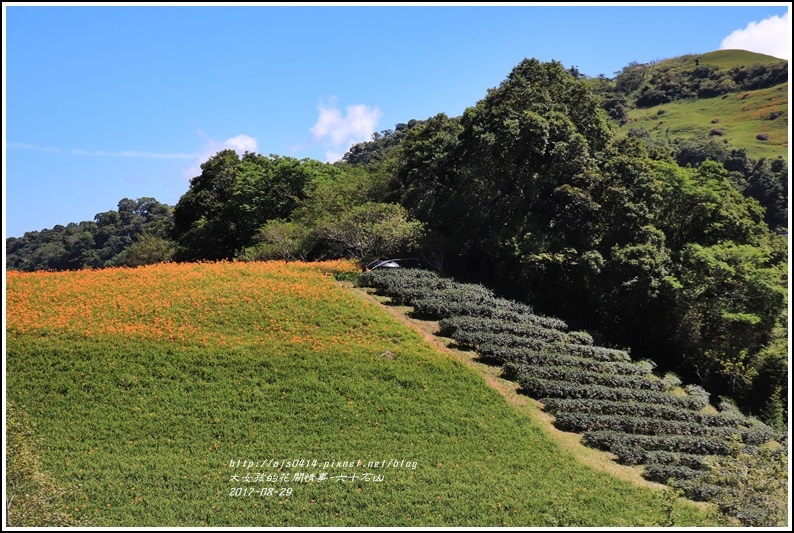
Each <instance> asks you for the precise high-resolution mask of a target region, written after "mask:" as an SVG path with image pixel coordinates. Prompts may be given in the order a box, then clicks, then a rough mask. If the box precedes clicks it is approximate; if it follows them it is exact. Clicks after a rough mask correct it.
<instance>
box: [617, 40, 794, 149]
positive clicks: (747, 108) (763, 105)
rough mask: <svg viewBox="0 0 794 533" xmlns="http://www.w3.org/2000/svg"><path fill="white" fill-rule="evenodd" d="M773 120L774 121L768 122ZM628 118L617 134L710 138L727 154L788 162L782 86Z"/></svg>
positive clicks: (645, 111)
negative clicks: (742, 152) (741, 150)
mask: <svg viewBox="0 0 794 533" xmlns="http://www.w3.org/2000/svg"><path fill="white" fill-rule="evenodd" d="M715 54H716V52H715ZM774 114H778V116H777V117H776V118H774V119H773V118H772V117H773V116H774ZM628 116H629V121H628V123H626V124H625V125H624V126H623V127H622V130H624V131H628V130H630V129H633V128H639V129H643V130H646V131H648V132H650V134H651V136H652V138H654V139H656V140H666V139H667V140H670V141H672V140H673V139H676V138H680V139H685V140H694V139H700V140H706V139H710V138H711V139H716V140H718V141H720V142H723V143H727V145H728V147H729V148H731V149H739V148H744V149H745V150H746V152H747V155H748V157H750V158H753V159H760V158H775V157H777V156H782V157H783V158H785V159H786V160H788V83H784V84H781V85H777V86H775V87H771V88H768V89H760V90H756V91H742V92H738V93H731V94H727V95H724V96H722V97H716V98H702V99H694V100H685V101H678V102H670V103H667V104H663V105H659V106H655V107H651V108H645V109H633V110H630V111H629V112H628ZM717 130H719V131H717ZM764 133H765V134H767V135H769V139H768V140H759V139H758V138H757V136H758V135H759V134H764Z"/></svg>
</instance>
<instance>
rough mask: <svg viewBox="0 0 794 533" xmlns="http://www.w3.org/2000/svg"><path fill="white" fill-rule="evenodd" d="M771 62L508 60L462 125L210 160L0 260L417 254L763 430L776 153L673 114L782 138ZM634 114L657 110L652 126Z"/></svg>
mask: <svg viewBox="0 0 794 533" xmlns="http://www.w3.org/2000/svg"><path fill="white" fill-rule="evenodd" d="M787 68H788V67H787V63H786V62H780V61H776V60H774V59H773V58H772V59H770V58H768V57H766V56H756V55H750V56H748V55H747V54H744V53H739V52H736V51H722V52H714V53H711V54H703V55H699V56H694V55H693V56H682V57H680V58H674V59H671V60H665V61H659V62H656V63H653V64H648V65H639V64H631V65H629V66H627V67H626V68H624V69H623V70H622V71H621V72H619V73H617V74H616V76H615V78H613V79H607V78H604V77H600V78H595V79H591V78H586V77H584V76H582V75H581V74H580V73H579V72H578V71H577V70H576V69H575V68H570V69H566V68H564V67H563V66H562V65H561V64H559V63H557V62H554V61H552V62H548V63H544V62H540V61H538V60H535V59H525V60H524V61H522V62H521V63H519V64H518V65H517V66H516V67H515V68H514V69H513V70H512V71H511V72H510V73H509V75H508V76H507V78H506V79H505V80H504V81H503V82H502V83H501V84H500V85H499V86H498V87H495V88H493V89H491V90H489V91H488V93H487V94H486V95H485V96H484V98H483V99H482V100H480V101H479V102H476V103H475V104H474V105H472V106H471V107H469V108H468V109H466V110H465V112H464V113H463V114H462V115H461V116H459V117H448V116H446V115H444V114H438V115H436V116H433V117H429V118H427V119H425V120H411V121H409V122H408V123H406V124H398V125H396V126H395V128H394V129H393V130H385V131H383V132H381V133H377V134H374V135H373V138H372V140H371V141H369V142H365V143H361V144H358V145H356V146H353V147H352V148H351V149H350V151H349V152H348V153H347V154H346V155H345V157H344V159H343V160H342V161H340V162H338V163H335V164H326V163H320V162H317V161H313V160H309V159H295V158H291V157H282V156H263V155H260V154H255V153H246V154H243V155H242V156H240V155H238V154H237V153H236V152H234V151H232V150H224V151H221V152H219V153H218V154H216V155H214V156H212V157H211V158H209V159H208V160H207V161H206V162H205V163H204V164H203V165H202V172H201V174H200V175H199V176H196V177H195V178H193V180H191V183H190V188H189V190H188V191H187V192H186V193H185V194H184V195H183V196H182V197H181V198H180V200H179V201H178V203H177V204H176V205H175V206H173V208H171V207H169V206H165V205H163V204H159V203H158V202H156V201H155V200H154V199H151V198H142V199H139V200H130V199H124V200H122V201H121V202H120V203H119V206H118V211H109V212H107V213H100V214H98V215H97V216H96V217H95V220H94V221H93V222H83V223H79V224H69V225H68V226H65V227H64V226H56V228H53V229H52V230H43V231H40V232H30V233H27V234H25V236H23V237H21V238H10V239H8V240H7V242H6V250H7V263H6V266H7V268H9V269H19V270H27V271H34V270H47V269H56V270H60V269H79V268H99V267H105V266H115V265H128V266H135V265H141V264H147V263H156V262H163V261H169V260H176V261H197V260H222V259H238V260H264V259H281V260H284V261H290V260H295V259H302V260H316V259H331V258H337V257H352V258H356V259H358V260H359V261H360V262H361V263H366V261H367V260H369V259H372V258H375V257H379V256H384V255H392V254H412V255H417V256H419V257H421V258H423V259H424V260H425V262H426V263H427V264H429V265H432V266H433V267H434V268H436V269H437V270H439V271H441V272H444V273H445V274H448V275H451V276H454V277H456V278H457V279H460V280H465V281H476V282H480V283H483V284H484V285H486V286H488V287H490V288H492V289H493V290H495V291H496V292H497V293H498V294H500V295H503V296H505V297H509V298H512V299H515V300H520V301H525V302H531V303H532V305H533V306H535V307H536V308H537V309H538V310H539V311H541V312H542V313H544V314H547V315H554V316H559V317H561V318H562V319H564V320H565V321H566V322H567V323H569V324H571V325H572V326H573V327H575V328H576V329H578V330H586V331H588V332H590V334H592V335H593V337H594V338H595V339H596V340H597V341H598V343H599V344H601V345H604V346H612V347H616V348H621V349H622V348H626V349H628V350H629V351H630V353H631V354H632V357H634V358H648V359H651V360H653V361H654V362H655V364H656V365H658V367H659V368H660V369H661V370H663V371H670V372H676V373H677V374H678V375H680V377H681V379H683V380H684V381H685V382H687V383H693V384H698V385H700V386H703V387H705V388H706V389H707V390H708V391H709V392H710V393H711V394H712V395H713V396H714V397H715V398H716V397H718V396H728V397H730V398H732V399H734V400H735V401H736V402H737V403H738V404H739V405H740V406H741V407H742V408H743V409H744V410H746V411H747V412H748V413H751V414H754V415H757V416H759V417H761V418H763V419H764V420H765V421H766V422H768V423H770V424H773V425H776V426H777V427H779V428H780V426H781V425H782V424H783V421H785V420H786V419H787V406H786V399H787V398H788V355H787V343H786V338H787V331H788V320H787V314H786V312H787V268H788V255H787V242H786V239H785V238H784V237H782V236H781V235H780V233H782V232H783V231H784V229H786V228H787V227H788V211H787V204H788V166H787V161H786V159H785V158H783V157H782V156H781V157H778V156H774V157H772V156H771V155H770V156H764V157H760V158H757V159H756V158H754V157H753V155H752V154H756V153H766V152H758V151H754V150H755V149H754V148H753V145H752V143H751V144H748V145H743V142H744V141H743V139H745V137H742V136H741V135H738V134H737V135H736V136H735V137H733V136H732V135H733V133H731V132H733V131H734V130H739V129H741V128H740V126H739V124H740V122H745V123H746V122H747V121H746V120H745V121H737V120H735V115H734V114H733V113H732V112H731V113H729V111H727V110H719V111H718V108H716V107H715V108H713V109H714V111H713V112H706V114H704V115H702V116H703V117H712V119H719V121H718V122H714V123H711V122H710V120H711V119H709V124H708V126H710V128H709V131H708V132H707V133H705V134H704V133H703V131H705V130H697V129H691V130H687V127H686V125H685V121H684V120H683V118H682V117H684V116H688V114H692V112H691V111H687V108H686V107H675V106H687V105H689V106H693V105H694V106H699V107H700V108H707V109H712V108H708V107H707V106H711V105H714V104H720V105H726V103H727V102H735V101H738V102H740V103H742V102H743V103H742V105H749V104H750V103H752V102H758V101H760V100H763V99H764V98H766V99H770V98H772V99H774V106H773V107H774V111H769V115H768V116H767V115H765V113H767V110H764V111H763V112H758V113H756V114H758V116H757V117H756V119H757V120H758V121H760V122H763V123H764V124H765V125H771V124H773V123H774V124H775V125H779V124H787V120H788V115H787V112H788V108H787V101H784V100H783V99H781V98H780V95H782V94H784V93H786V92H787V91H786V90H785V89H784V87H786V85H785V83H786V82H787V76H788V74H787ZM764 91H767V92H764ZM744 94H750V96H749V97H747V98H743V97H742V95H744ZM693 102H694V103H693ZM659 106H663V107H659ZM657 108H658V110H656V111H651V110H654V109H657ZM689 109H690V110H691V109H692V108H691V107H690V108H689ZM726 109H727V108H726ZM759 109H761V108H759ZM764 109H766V108H764ZM769 109H771V108H769ZM662 110H664V112H663V113H660V111H662ZM649 111H650V112H652V113H655V116H657V117H660V119H659V120H662V121H664V120H665V119H666V117H668V116H669V117H671V118H670V121H671V122H670V124H671V125H670V126H667V125H665V128H664V130H665V131H664V134H661V131H660V128H656V127H655V126H654V128H648V127H647V125H648V124H651V123H653V124H655V125H658V123H659V122H658V120H657V121H655V122H654V121H653V120H652V119H650V118H649V119H648V120H645V119H644V118H643V117H644V116H645V115H643V113H644V114H647V113H648V112H649ZM775 113H779V114H777V115H776V117H775V118H774V119H772V118H771V116H772V114H775ZM674 119H675V120H674ZM699 120H701V121H702V120H705V119H699ZM720 126H722V127H723V128H724V132H723V135H718V134H713V135H712V134H710V132H711V129H715V128H720ZM674 127H675V128H677V129H674ZM668 129H669V131H668ZM770 131H771V130H770ZM775 131H777V130H775ZM723 137H724V138H723ZM778 137H779V133H773V134H772V136H771V138H770V139H768V140H766V141H760V140H753V143H766V144H764V146H767V145H768V144H769V142H768V141H769V140H771V141H773V142H774V143H781V141H780V140H779V138H778ZM728 138H730V139H733V142H734V143H735V144H730V143H728V144H726V143H725V142H724V141H725V140H727V139H728ZM784 144H785V145H786V146H787V139H786V141H785V143H781V144H780V146H783V145H784Z"/></svg>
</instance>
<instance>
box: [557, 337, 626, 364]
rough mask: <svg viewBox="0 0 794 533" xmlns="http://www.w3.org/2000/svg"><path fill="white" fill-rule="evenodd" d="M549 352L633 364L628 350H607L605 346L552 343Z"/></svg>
mask: <svg viewBox="0 0 794 533" xmlns="http://www.w3.org/2000/svg"><path fill="white" fill-rule="evenodd" d="M548 349H549V351H555V352H557V353H561V354H566V355H578V356H579V357H590V358H592V359H598V360H600V361H623V362H626V363H629V362H631V356H630V355H629V352H627V351H626V350H618V349H615V348H605V347H603V346H587V345H585V344H572V343H566V342H559V343H551V344H550V345H549V346H548Z"/></svg>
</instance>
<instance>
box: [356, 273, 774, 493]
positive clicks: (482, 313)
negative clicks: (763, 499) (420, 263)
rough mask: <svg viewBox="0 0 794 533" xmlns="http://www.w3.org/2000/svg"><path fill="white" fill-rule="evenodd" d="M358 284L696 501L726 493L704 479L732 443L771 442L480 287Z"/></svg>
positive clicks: (703, 400) (567, 424) (601, 445)
mask: <svg viewBox="0 0 794 533" xmlns="http://www.w3.org/2000/svg"><path fill="white" fill-rule="evenodd" d="M361 282H362V284H363V285H367V286H370V287H374V288H376V289H377V290H378V291H379V292H380V293H381V294H384V295H387V296H390V297H391V298H392V301H393V302H395V303H400V304H404V305H411V306H413V307H414V312H415V313H416V315H418V316H420V317H422V318H428V319H435V320H440V322H439V327H440V332H439V333H440V334H441V335H443V336H446V337H449V338H452V339H453V340H455V341H456V342H457V343H459V344H462V345H467V346H469V347H471V348H473V349H475V350H477V352H478V354H479V355H480V356H481V357H483V358H485V359H489V360H492V361H495V362H498V363H499V364H502V365H503V366H504V374H505V377H507V378H508V379H512V380H514V381H517V382H518V383H519V384H520V385H521V387H522V389H523V390H524V392H526V393H527V394H529V395H530V396H532V397H534V398H536V399H539V400H541V401H542V402H543V403H544V404H545V406H546V409H547V410H548V411H549V412H550V413H552V414H554V415H555V418H556V420H555V425H556V426H557V427H558V428H559V429H562V430H565V431H573V432H578V433H583V434H584V439H583V440H584V442H585V443H586V444H587V445H589V446H591V447H594V448H597V449H601V450H605V451H609V452H612V453H614V454H615V455H616V456H617V457H618V461H619V462H621V463H625V464H638V465H645V475H646V477H647V478H648V479H651V480H654V481H662V482H667V481H668V480H673V483H674V484H675V485H676V486H680V487H683V488H685V490H686V493H687V495H688V496H689V497H691V498H695V499H708V498H711V497H713V496H714V494H716V493H717V492H718V491H719V490H721V489H720V487H719V486H717V485H709V484H707V483H703V482H702V479H701V478H703V477H704V476H705V475H706V473H707V470H706V468H707V467H706V465H707V457H708V456H711V455H727V454H729V452H730V447H729V445H728V438H729V437H731V436H740V437H741V438H742V439H743V441H744V442H745V450H748V451H752V450H753V449H755V448H754V447H755V445H760V444H763V443H765V442H768V441H770V440H772V439H773V438H774V434H773V431H772V430H771V428H769V427H768V426H766V425H764V424H762V423H760V422H758V421H756V420H754V419H749V418H746V417H744V416H743V415H742V414H741V413H740V412H738V410H735V409H730V408H729V407H726V406H721V409H722V412H720V413H719V414H706V413H704V412H702V411H703V409H704V408H705V407H707V406H708V405H709V400H710V399H709V394H708V393H707V392H706V391H705V390H704V389H703V388H702V387H699V386H697V385H687V386H685V387H683V388H681V387H680V385H681V381H680V380H679V379H678V378H677V377H676V376H674V375H667V376H664V377H662V378H660V377H658V376H655V375H653V369H654V364H653V363H652V362H650V361H639V362H635V361H632V359H631V357H630V356H629V353H628V352H626V351H625V350H620V349H615V348H608V347H602V346H595V345H594V342H593V339H592V337H591V336H590V335H589V334H588V333H586V332H580V331H570V330H569V328H568V325H567V324H566V323H565V322H563V321H561V320H559V319H556V318H553V317H545V316H539V315H536V314H534V313H533V311H532V308H531V307H530V306H528V305H525V304H521V303H518V302H512V301H509V300H505V299H501V298H498V297H497V296H495V295H494V293H493V292H491V291H490V290H488V289H485V288H483V287H481V286H478V285H473V284H463V283H457V282H455V281H453V280H450V279H448V278H442V277H440V276H438V275H437V274H434V273H430V272H427V271H414V270H401V271H396V270H393V271H374V272H369V273H366V274H364V275H363V276H362V279H361ZM673 389H676V390H678V391H679V392H677V393H675V394H673Z"/></svg>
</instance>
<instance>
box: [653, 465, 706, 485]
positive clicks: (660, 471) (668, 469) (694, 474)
mask: <svg viewBox="0 0 794 533" xmlns="http://www.w3.org/2000/svg"><path fill="white" fill-rule="evenodd" d="M706 474H707V472H706V471H705V470H695V469H692V468H689V467H686V466H679V465H663V464H649V465H645V478H646V479H648V480H649V481H656V482H658V483H667V482H668V480H670V479H674V480H676V481H679V480H685V481H689V480H692V479H697V478H701V477H703V476H705V475H706Z"/></svg>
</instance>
